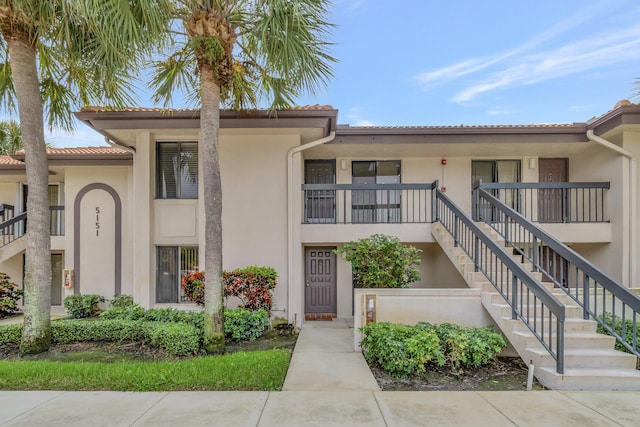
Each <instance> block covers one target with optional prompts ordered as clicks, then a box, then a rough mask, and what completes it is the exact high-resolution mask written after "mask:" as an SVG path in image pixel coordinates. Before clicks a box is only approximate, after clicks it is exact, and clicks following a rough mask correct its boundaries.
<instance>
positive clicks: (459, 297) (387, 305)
mask: <svg viewBox="0 0 640 427" xmlns="http://www.w3.org/2000/svg"><path fill="white" fill-rule="evenodd" d="M371 294H375V295H377V297H378V305H377V310H376V321H378V322H393V323H404V324H407V325H415V324H416V323H418V322H429V323H446V322H448V323H456V324H459V325H462V326H487V325H494V323H493V320H492V319H491V317H490V316H489V314H488V313H487V312H486V310H485V309H484V307H483V306H482V302H481V300H480V290H479V289H469V288H467V289H355V290H354V299H355V301H354V303H355V312H354V316H353V323H354V343H353V344H354V349H355V350H356V351H360V341H361V340H362V338H363V336H362V333H360V332H358V328H360V327H361V326H362V325H363V324H364V322H365V307H364V301H363V298H364V295H371Z"/></svg>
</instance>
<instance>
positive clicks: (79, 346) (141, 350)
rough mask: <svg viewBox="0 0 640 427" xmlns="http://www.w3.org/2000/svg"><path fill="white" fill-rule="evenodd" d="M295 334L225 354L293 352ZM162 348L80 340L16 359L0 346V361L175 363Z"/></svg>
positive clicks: (268, 336)
mask: <svg viewBox="0 0 640 427" xmlns="http://www.w3.org/2000/svg"><path fill="white" fill-rule="evenodd" d="M297 339H298V335H297V334H294V333H292V331H289V330H284V328H275V329H271V330H268V331H266V332H265V333H264V335H262V336H261V337H260V338H257V339H255V340H253V341H239V342H235V341H233V342H228V343H227V345H226V353H227V354H230V353H237V352H239V351H258V350H273V349H287V350H289V351H291V352H293V348H294V347H295V344H296V340H297ZM178 359H182V358H178V357H175V356H172V355H171V354H169V353H168V352H167V351H166V350H165V349H163V348H160V347H156V346H153V345H150V344H145V343H140V342H123V343H118V342H104V341H97V342H96V341H83V342H76V343H69V344H52V345H51V348H50V349H49V351H48V352H45V353H42V354H36V355H29V356H22V357H21V356H20V350H19V348H18V345H17V344H10V345H4V346H0V360H54V361H74V362H75V361H92V362H114V361H126V360H140V361H159V360H178Z"/></svg>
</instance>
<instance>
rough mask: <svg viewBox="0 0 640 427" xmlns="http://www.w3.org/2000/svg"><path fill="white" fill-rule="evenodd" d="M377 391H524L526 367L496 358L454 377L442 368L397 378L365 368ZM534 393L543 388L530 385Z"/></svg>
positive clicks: (517, 360)
mask: <svg viewBox="0 0 640 427" xmlns="http://www.w3.org/2000/svg"><path fill="white" fill-rule="evenodd" d="M369 368H370V369H371V372H372V373H373V375H374V377H375V378H376V381H377V382H378V385H379V386H380V388H381V389H382V390H384V391H436V390H441V391H442V390H458V391H461V390H462V391H465V390H468V391H471V390H476V391H480V390H492V391H506V390H526V389H527V376H528V368H527V366H526V364H525V363H524V362H523V361H522V359H520V358H518V357H498V358H496V359H495V360H493V361H491V362H490V363H489V364H487V365H484V366H480V367H477V368H473V369H468V370H465V371H464V372H463V373H461V374H460V375H454V374H453V373H452V372H451V370H450V369H448V368H447V367H445V366H442V367H438V366H433V367H431V368H430V369H429V370H428V371H427V372H425V373H423V374H420V375H414V376H410V377H408V378H397V377H393V376H391V375H389V374H388V373H387V372H385V371H384V370H383V369H382V368H380V367H379V366H377V365H369ZM533 389H534V390H542V389H543V386H542V385H541V384H540V383H539V382H538V381H537V380H534V382H533Z"/></svg>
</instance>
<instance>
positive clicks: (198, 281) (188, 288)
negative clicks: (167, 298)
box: [182, 265, 278, 313]
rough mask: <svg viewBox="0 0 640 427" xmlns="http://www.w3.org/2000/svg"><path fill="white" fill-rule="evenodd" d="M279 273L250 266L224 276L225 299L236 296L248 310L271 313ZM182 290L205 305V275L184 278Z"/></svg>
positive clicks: (188, 275) (199, 273) (196, 274)
mask: <svg viewBox="0 0 640 427" xmlns="http://www.w3.org/2000/svg"><path fill="white" fill-rule="evenodd" d="M277 278H278V273H276V271H275V270H274V269H273V268H271V267H258V266H255V265H254V266H250V267H246V268H238V269H235V270H233V271H231V272H229V271H225V272H224V273H223V274H222V283H223V285H224V297H225V299H228V298H229V297H232V296H235V297H238V298H239V299H240V301H242V307H244V308H246V309H248V310H259V309H261V308H263V309H265V310H267V312H268V313H271V306H272V304H273V295H272V290H273V288H275V286H276V279H277ZM182 289H183V291H184V293H185V295H186V296H187V297H188V298H189V299H190V300H191V301H193V302H195V303H197V304H200V305H204V273H203V272H196V273H190V274H187V275H185V276H184V277H183V278H182Z"/></svg>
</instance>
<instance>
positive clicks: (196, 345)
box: [150, 323, 201, 356]
mask: <svg viewBox="0 0 640 427" xmlns="http://www.w3.org/2000/svg"><path fill="white" fill-rule="evenodd" d="M200 337H201V334H200V333H199V332H198V330H197V329H196V328H195V327H194V326H193V325H188V324H186V323H155V324H154V325H153V328H152V329H151V331H150V338H151V344H153V345H155V346H156V347H161V348H164V349H165V350H167V351H168V352H169V353H170V354H172V355H174V356H189V355H192V354H195V353H197V352H198V351H199V350H200Z"/></svg>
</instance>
